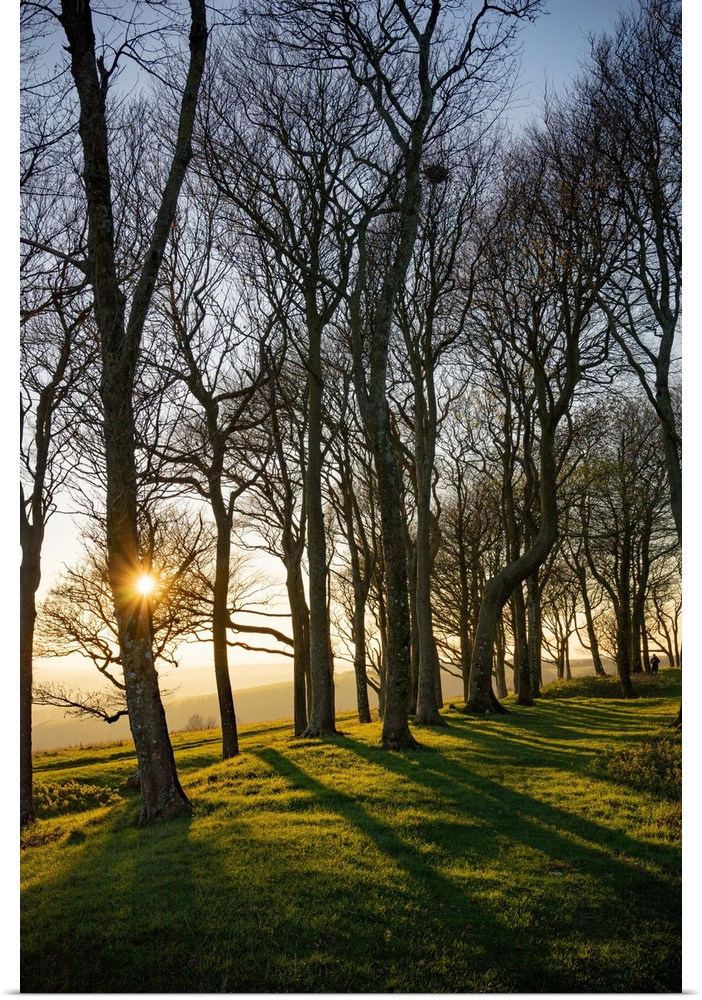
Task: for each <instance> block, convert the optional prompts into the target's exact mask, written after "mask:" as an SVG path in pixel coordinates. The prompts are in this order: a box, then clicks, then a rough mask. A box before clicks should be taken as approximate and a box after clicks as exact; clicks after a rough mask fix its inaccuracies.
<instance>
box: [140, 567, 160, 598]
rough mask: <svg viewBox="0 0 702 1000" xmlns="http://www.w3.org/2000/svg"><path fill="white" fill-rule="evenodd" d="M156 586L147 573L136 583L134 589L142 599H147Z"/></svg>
mask: <svg viewBox="0 0 702 1000" xmlns="http://www.w3.org/2000/svg"><path fill="white" fill-rule="evenodd" d="M155 586H156V581H155V580H154V578H153V577H152V576H149V574H148V573H144V574H143V575H142V576H140V577H139V579H138V580H137V582H136V589H137V590H138V591H139V593H140V594H141V595H142V597H147V596H148V595H149V594H150V593H151V592H152V591H153V589H154V587H155Z"/></svg>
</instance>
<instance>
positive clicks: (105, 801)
mask: <svg viewBox="0 0 702 1000" xmlns="http://www.w3.org/2000/svg"><path fill="white" fill-rule="evenodd" d="M119 799H120V796H119V795H118V794H117V793H116V792H115V791H113V790H112V789H110V788H105V787H104V786H103V785H89V784H86V783H85V782H80V781H60V782H59V781H57V782H48V781H46V782H41V783H38V784H37V786H36V788H35V792H34V808H35V810H36V813H37V816H38V817H41V818H44V817H48V816H65V815H66V814H67V813H79V812H85V811H87V810H91V809H98V808H100V806H109V805H112V803H114V802H118V801H119Z"/></svg>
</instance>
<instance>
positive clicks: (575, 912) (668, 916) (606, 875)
mask: <svg viewBox="0 0 702 1000" xmlns="http://www.w3.org/2000/svg"><path fill="white" fill-rule="evenodd" d="M345 746H346V747H348V749H349V750H351V751H352V752H354V753H357V754H358V755H359V756H360V757H362V758H363V759H364V760H366V761H371V762H373V763H374V764H376V765H378V766H379V767H381V768H383V769H385V770H388V771H390V772H392V773H394V774H396V775H397V776H402V777H403V778H404V779H407V780H409V781H411V782H413V783H414V784H415V787H416V788H417V789H418V791H419V795H418V796H417V801H418V806H419V808H418V810H417V811H416V813H417V814H418V816H419V817H420V818H419V820H418V821H416V822H415V824H414V826H413V828H412V831H411V833H412V837H411V838H410V837H409V836H400V835H399V834H398V833H397V831H396V830H395V829H393V827H392V826H391V825H390V823H389V822H385V821H383V820H381V819H379V818H378V817H377V816H376V815H374V813H373V804H372V800H371V803H370V804H369V805H368V806H366V805H365V804H364V803H363V802H362V801H360V800H359V798H358V796H357V795H353V796H352V795H349V794H348V793H346V792H344V791H343V790H341V788H340V787H338V786H337V787H333V786H331V785H326V784H324V783H323V782H321V781H319V780H318V779H317V778H315V777H313V776H311V775H310V774H308V773H307V772H306V771H304V770H303V769H302V768H301V767H299V766H298V765H297V764H296V763H294V762H292V761H291V760H290V759H289V758H287V757H284V756H283V755H282V754H279V753H278V752H277V751H275V750H262V751H259V752H258V754H259V756H260V757H261V759H263V760H265V761H266V762H268V763H269V764H270V765H271V766H272V767H274V768H275V770H277V771H278V773H279V774H281V775H284V776H285V777H286V778H287V779H288V780H289V781H291V782H292V783H293V784H294V786H295V787H297V788H302V789H305V790H307V791H309V792H310V794H311V795H313V796H314V797H315V798H316V800H317V802H318V805H319V808H326V809H332V810H334V811H336V812H337V813H338V814H339V815H340V816H342V817H344V818H345V819H346V820H348V821H350V822H352V823H353V824H354V825H355V826H356V827H357V828H358V829H359V830H362V831H363V832H364V834H365V835H366V836H368V837H369V838H371V839H372V841H373V843H374V844H375V847H376V848H377V849H378V850H380V851H381V852H382V853H384V854H385V855H386V856H387V857H388V858H391V859H392V860H393V861H394V862H395V863H396V864H397V865H398V866H400V867H401V868H402V869H403V870H404V871H405V872H406V874H407V876H408V877H409V878H411V879H412V880H413V882H414V883H415V884H418V885H419V891H420V892H421V894H422V896H423V897H424V902H423V905H426V906H427V907H430V908H435V907H436V906H437V901H438V900H439V899H442V900H448V901H449V903H448V905H449V906H450V907H452V908H453V909H454V910H455V911H457V913H458V914H461V915H460V916H459V917H458V919H459V920H460V919H464V918H465V915H466V903H467V901H468V900H470V901H471V905H470V907H469V909H470V910H471V917H470V918H471V919H472V921H473V923H475V925H476V926H479V927H480V934H481V935H483V936H485V938H486V940H489V941H490V942H491V947H492V948H494V947H495V946H496V944H497V943H499V947H505V948H509V947H511V946H512V945H513V944H514V934H515V930H516V931H517V932H518V928H514V927H513V928H511V929H509V931H508V930H507V929H506V928H505V926H504V924H503V923H502V922H501V920H500V916H499V914H498V913H496V912H495V911H494V909H493V908H492V907H491V906H489V905H485V904H482V905H478V906H477V909H478V912H477V914H476V896H475V891H474V890H475V886H476V885H481V884H483V883H484V880H485V879H486V878H487V880H488V882H490V881H492V883H493V884H494V883H499V882H500V880H501V877H502V876H501V874H500V872H503V873H504V871H505V865H507V864H508V863H509V862H508V861H507V858H508V856H511V855H510V851H511V850H512V848H513V846H514V845H516V846H517V848H518V851H517V852H516V854H515V855H514V856H515V857H518V858H519V859H520V863H524V864H525V865H526V868H525V871H524V878H523V880H521V881H520V880H519V879H517V882H518V883H519V884H518V885H517V886H516V887H511V888H510V890H509V891H510V892H511V893H512V894H514V893H516V894H517V896H523V897H524V898H523V899H522V900H520V901H519V902H520V905H524V906H525V907H526V908H527V909H529V908H531V911H532V917H533V918H534V920H535V926H534V928H533V930H532V932H531V938H530V943H529V944H528V945H525V948H526V950H527V951H529V959H528V961H527V962H526V964H525V966H524V967H522V968H520V967H519V965H518V963H517V964H516V965H515V966H513V967H511V968H510V972H511V974H512V975H513V977H514V979H513V981H514V983H515V984H519V985H520V986H521V988H522V989H531V990H533V989H534V988H535V987H534V983H539V984H540V985H539V986H538V987H536V989H537V990H538V991H544V992H548V991H550V990H553V989H558V990H564V989H565V990H572V991H575V992H577V991H578V989H579V987H580V988H582V981H581V982H580V983H579V984H578V980H577V975H572V974H568V973H566V972H564V971H563V970H562V969H561V970H560V972H557V971H556V970H555V969H554V968H553V959H552V956H551V955H550V954H549V949H548V945H547V944H546V942H548V940H549V936H550V934H551V930H550V928H551V927H552V926H553V919H554V912H555V913H557V914H558V923H559V929H560V933H562V934H564V935H565V936H566V937H568V934H569V929H570V932H571V933H572V936H573V938H574V940H575V939H577V938H578V937H579V936H583V935H587V937H588V939H589V941H590V945H589V946H588V947H590V948H592V946H593V942H597V941H599V943H600V945H601V946H602V948H603V950H605V949H606V948H607V947H609V945H610V936H611V928H612V918H613V915H614V917H615V920H614V922H615V925H618V926H621V934H622V938H623V939H624V938H626V937H627V936H628V935H629V934H631V933H633V931H634V928H635V926H636V925H637V924H638V922H639V921H640V920H641V919H643V917H644V916H648V909H647V902H646V901H647V900H649V899H650V896H651V893H652V891H653V893H654V894H655V896H656V898H657V899H658V900H659V901H660V908H659V912H658V914H657V919H658V920H659V921H660V923H661V926H662V927H665V928H666V931H667V932H668V933H669V936H670V949H671V951H672V953H673V957H672V959H671V960H670V963H671V964H673V965H674V964H675V941H676V940H677V932H676V928H677V924H678V917H679V913H678V910H679V897H678V894H677V892H676V891H675V890H671V885H670V872H671V871H675V870H676V862H677V860H678V855H677V854H676V852H675V851H673V850H672V849H666V848H658V849H654V850H653V851H651V849H650V847H649V846H646V848H644V847H642V845H641V844H640V843H638V842H637V841H635V840H634V839H632V838H630V837H628V836H627V835H625V834H621V833H619V832H617V831H612V830H610V829H608V828H606V827H604V826H600V825H599V824H597V823H593V822H588V821H583V820H582V818H581V817H574V816H572V815H571V814H569V813H568V812H566V811H564V810H561V809H558V808H556V807H553V806H551V805H548V804H546V803H543V802H541V801H536V800H534V799H533V798H531V797H530V796H527V795H524V794H521V793H519V792H516V791H514V790H513V789H509V788H505V787H504V786H503V785H501V784H499V783H498V782H495V781H492V780H490V779H488V778H485V777H483V776H480V775H470V776H469V778H468V781H467V782H466V780H464V777H465V770H464V768H463V767H458V766H457V765H456V766H455V765H454V764H453V762H451V761H447V760H445V759H443V758H442V757H441V755H440V754H438V753H434V754H427V755H420V757H419V758H418V757H417V756H416V755H413V757H412V762H411V763H410V762H409V761H408V760H406V759H405V758H403V757H401V756H397V755H390V754H387V753H386V752H384V751H378V750H374V749H372V748H370V747H368V746H367V745H364V744H362V743H359V742H357V741H356V740H354V739H352V738H348V742H347V743H345ZM459 776H460V777H459ZM466 785H469V787H470V789H471V791H472V793H473V795H472V797H471V813H470V816H468V817H465V807H466ZM422 786H424V787H425V788H426V789H427V791H429V790H430V792H431V795H427V797H426V799H425V800H424V802H422V799H421V787H422ZM437 794H438V795H439V797H440V799H441V801H442V802H443V803H444V806H443V807H441V808H439V809H438V810H437V806H436V797H437ZM447 813H448V814H447ZM461 814H462V815H461ZM409 832H410V831H408V833H409ZM432 858H439V859H442V860H441V864H437V863H435V862H434V861H432V860H431V859H432ZM533 864H536V865H537V868H538V866H539V865H540V866H541V868H540V871H541V873H542V876H543V875H547V876H550V877H552V878H554V879H556V885H555V886H554V889H553V892H551V893H550V894H549V896H548V899H547V902H544V901H543V900H544V897H540V899H541V901H540V902H538V903H535V902H534V901H533V899H532V893H531V890H530V888H529V886H530V879H531V878H532V877H533V871H532V870H531V869H530V865H533ZM444 865H445V866H448V868H449V869H450V870H452V871H455V872H456V874H455V875H453V874H452V876H451V877H449V876H447V875H446V873H445V871H442V867H443V866H444ZM652 865H653V870H652ZM561 876H566V877H564V878H563V880H562V881H560V882H559V878H560V877H561ZM593 879H596V880H598V888H597V891H596V892H594V894H593V893H592V892H591V891H588V893H587V896H588V899H589V900H592V899H594V900H595V901H596V902H595V905H594V909H593V908H592V904H591V906H590V909H589V910H588V909H583V907H582V906H581V905H580V903H581V898H582V891H581V887H582V886H584V885H585V884H586V883H587V884H590V883H591V882H592V880H593ZM583 880H585V881H583ZM642 908H644V909H645V912H642ZM605 914H606V915H607V919H606V920H605V919H602V917H603V916H604V915H605ZM530 919H531V918H530ZM600 923H601V925H602V928H603V929H602V931H599V930H598V926H599V924H600ZM547 928H548V929H547ZM517 937H518V938H523V937H524V935H523V934H520V933H517ZM538 939H541V943H540V944H539V946H538V947H536V948H534V943H535V941H537V940H538ZM489 952H490V949H488V952H487V953H486V954H485V956H484V957H485V960H486V961H488V962H492V963H493V964H494V955H493V954H490V953H489ZM537 955H540V956H541V957H536V956H537ZM599 963H600V966H601V970H600V971H601V972H602V974H603V975H604V977H605V979H606V978H607V976H608V975H609V976H610V980H609V981H610V983H611V982H612V981H613V978H616V970H615V969H609V970H607V969H606V966H607V959H606V958H604V957H603V955H600V957H599ZM615 965H616V963H615ZM656 975H657V973H656V972H654V971H653V966H651V967H650V968H644V967H642V968H641V969H638V970H637V971H636V972H635V973H633V974H632V976H633V979H631V980H630V983H633V982H634V981H636V982H638V986H637V987H636V988H637V989H641V988H643V987H642V983H646V982H648V984H649V985H650V983H651V982H652V981H653V980H654V979H655V976H656ZM665 976H667V977H668V978H667V982H668V983H669V984H670V983H671V982H672V983H676V979H675V973H674V972H673V973H671V972H670V971H669V970H668V971H666V973H665ZM665 976H664V978H665ZM637 977H638V978H637ZM647 977H648V978H647ZM569 978H570V979H571V982H570V985H566V983H567V981H568V980H569ZM514 988H515V989H516V988H517V986H515V987H514ZM621 988H622V987H619V989H621ZM673 988H677V986H675V987H673ZM615 989H617V988H616V987H615ZM624 991H625V992H626V991H627V990H626V988H624Z"/></svg>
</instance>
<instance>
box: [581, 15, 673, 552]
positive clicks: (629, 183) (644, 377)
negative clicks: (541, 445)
mask: <svg viewBox="0 0 702 1000" xmlns="http://www.w3.org/2000/svg"><path fill="white" fill-rule="evenodd" d="M576 99H578V98H576ZM580 100H582V101H584V102H586V103H587V104H588V105H589V106H590V107H591V108H592V109H593V112H594V123H593V130H592V140H591V141H592V152H593V155H594V156H596V157H597V158H598V159H600V160H601V162H602V163H603V166H604V169H606V170H608V171H610V172H611V176H612V192H613V195H614V197H616V199H617V204H618V207H619V210H620V212H621V215H622V220H623V227H624V228H625V231H626V237H627V253H626V254H625V255H624V256H623V258H622V259H621V261H620V267H619V268H618V269H617V271H616V273H615V274H614V275H613V276H612V280H611V281H610V282H609V283H608V284H607V285H606V286H605V287H604V288H602V289H601V291H600V292H599V301H600V303H601V305H602V307H603V308H604V309H605V310H606V312H607V315H608V316H609V318H610V320H611V330H612V334H613V336H614V337H615V338H616V340H617V342H618V343H619V345H620V347H621V349H622V351H623V352H624V355H625V357H626V360H627V362H628V364H629V365H630V367H631V369H632V371H633V372H635V374H636V376H637V377H638V379H639V381H640V382H641V385H642V387H643V389H644V392H645V393H646V396H647V398H648V400H649V402H650V403H651V405H652V407H653V409H654V410H655V412H656V414H657V415H658V419H659V421H660V425H661V431H662V436H663V446H664V451H665V457H666V469H667V478H668V487H669V496H670V505H671V510H672V512H673V518H674V521H675V525H676V529H677V532H678V538H679V539H682V472H681V451H682V437H681V430H680V423H679V420H678V419H677V415H676V412H675V401H674V385H675V381H676V358H675V352H676V338H677V335H678V327H679V321H680V309H681V295H682V226H681V224H682V218H681V212H682V202H681V199H682V9H681V4H680V0H643V2H642V3H641V5H640V8H639V9H638V10H637V11H631V12H627V13H626V14H625V15H623V16H622V17H620V19H619V22H618V24H617V27H616V29H615V31H614V33H613V34H612V35H603V36H602V37H600V38H598V39H595V40H594V41H593V43H592V54H591V64H590V68H589V73H588V75H587V77H586V79H585V80H584V81H583V92H582V97H581V98H580Z"/></svg>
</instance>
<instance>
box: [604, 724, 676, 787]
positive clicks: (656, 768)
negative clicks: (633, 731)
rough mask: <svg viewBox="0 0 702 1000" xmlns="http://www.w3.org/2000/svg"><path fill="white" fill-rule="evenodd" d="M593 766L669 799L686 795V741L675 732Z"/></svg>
mask: <svg viewBox="0 0 702 1000" xmlns="http://www.w3.org/2000/svg"><path fill="white" fill-rule="evenodd" d="M593 767H594V769H595V770H597V771H598V772H599V773H600V774H604V775H605V776H606V777H608V778H613V779H614V780H615V781H621V782H624V783H625V784H627V785H633V787H635V788H640V789H644V790H645V791H649V792H653V793H654V795H659V796H660V797H661V798H663V799H667V800H668V801H669V802H679V801H680V799H681V798H682V740H681V737H680V736H679V735H676V734H674V733H666V734H665V735H662V736H651V737H648V738H647V739H643V740H641V741H640V742H638V743H636V744H635V745H634V746H629V747H625V748H624V749H623V750H617V751H615V752H613V753H609V754H606V755H603V756H601V757H598V758H596V760H595V761H594V762H593Z"/></svg>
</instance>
